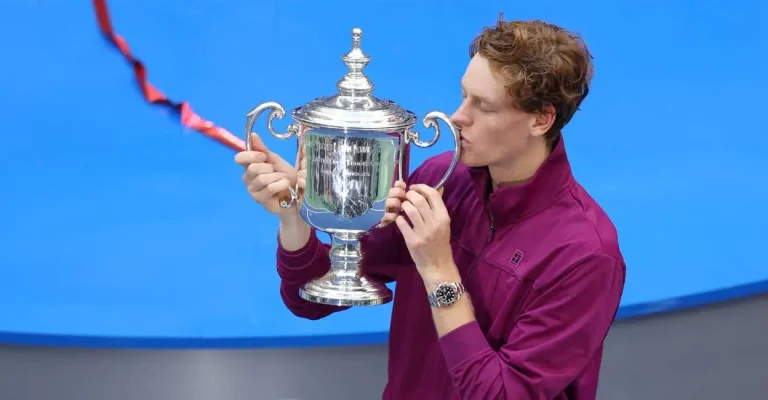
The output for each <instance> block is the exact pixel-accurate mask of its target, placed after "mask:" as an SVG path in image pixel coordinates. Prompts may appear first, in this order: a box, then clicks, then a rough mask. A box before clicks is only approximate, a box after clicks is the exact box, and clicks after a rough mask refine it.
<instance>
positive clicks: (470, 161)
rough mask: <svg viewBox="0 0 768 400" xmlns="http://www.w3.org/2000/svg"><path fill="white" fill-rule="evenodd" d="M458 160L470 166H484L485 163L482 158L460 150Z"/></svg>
mask: <svg viewBox="0 0 768 400" xmlns="http://www.w3.org/2000/svg"><path fill="white" fill-rule="evenodd" d="M459 161H460V162H461V163H462V164H464V165H466V166H467V167H470V168H477V167H484V166H485V163H484V162H483V161H482V160H478V159H477V158H475V157H473V155H471V154H467V153H466V152H462V153H461V154H460V156H459Z"/></svg>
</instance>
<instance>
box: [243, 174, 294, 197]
mask: <svg viewBox="0 0 768 400" xmlns="http://www.w3.org/2000/svg"><path fill="white" fill-rule="evenodd" d="M281 179H286V180H287V179H288V177H287V176H286V175H285V174H284V173H282V172H273V173H271V174H261V175H259V176H257V177H255V178H254V179H253V180H252V181H251V183H250V184H249V185H248V188H249V189H250V190H252V191H254V192H257V193H258V192H261V191H263V190H264V188H266V187H267V186H268V185H269V184H271V183H274V182H277V181H279V180H281Z"/></svg>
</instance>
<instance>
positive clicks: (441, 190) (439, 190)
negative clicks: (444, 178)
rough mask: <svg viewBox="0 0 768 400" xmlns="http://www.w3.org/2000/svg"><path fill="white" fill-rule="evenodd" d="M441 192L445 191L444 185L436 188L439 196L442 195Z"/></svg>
mask: <svg viewBox="0 0 768 400" xmlns="http://www.w3.org/2000/svg"><path fill="white" fill-rule="evenodd" d="M443 192H445V186H443V187H441V188H440V189H437V193H440V196H441V197H442V196H443Z"/></svg>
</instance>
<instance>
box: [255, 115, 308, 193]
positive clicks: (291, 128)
mask: <svg viewBox="0 0 768 400" xmlns="http://www.w3.org/2000/svg"><path fill="white" fill-rule="evenodd" d="M267 110H272V111H270V113H269V117H268V119H267V129H268V130H269V133H271V134H272V136H274V137H276V138H278V139H288V138H290V137H291V136H293V135H297V134H298V133H299V127H298V126H297V125H296V124H288V129H287V131H286V132H285V133H279V132H277V131H275V129H274V128H273V127H272V120H274V119H275V118H277V119H282V118H283V117H285V109H284V108H283V106H281V105H280V104H279V103H276V102H274V101H268V102H266V103H262V104H259V105H258V106H256V107H255V108H254V109H253V110H251V111H250V112H248V114H246V123H245V150H246V151H252V150H258V151H264V152H266V151H267V149H266V148H263V149H252V145H251V135H254V133H253V124H254V123H255V122H256V120H257V119H259V116H261V114H263V113H264V111H267ZM296 185H297V186H298V182H297V183H296ZM296 191H297V188H290V187H289V188H288V191H287V192H286V193H281V194H280V196H279V198H280V207H283V208H290V207H291V206H293V205H294V204H296V202H297V200H298V197H297V196H296Z"/></svg>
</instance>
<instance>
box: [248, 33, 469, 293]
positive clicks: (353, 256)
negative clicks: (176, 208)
mask: <svg viewBox="0 0 768 400" xmlns="http://www.w3.org/2000/svg"><path fill="white" fill-rule="evenodd" d="M361 37H362V31H361V30H360V29H357V28H355V29H353V30H352V50H351V51H350V52H349V53H348V54H346V55H344V56H342V57H341V58H342V60H343V61H344V64H346V66H347V68H348V69H349V71H348V72H347V74H346V75H345V76H344V77H343V78H342V79H341V80H340V81H339V82H338V84H337V85H336V87H337V88H338V93H337V94H336V95H334V96H328V97H319V98H317V99H315V100H313V101H312V102H310V103H308V104H305V105H303V106H301V107H298V108H296V109H294V110H293V111H292V112H291V116H292V118H293V119H294V121H295V123H292V124H289V125H288V128H287V130H286V132H285V133H279V132H277V131H275V129H274V128H273V127H272V122H273V120H274V119H275V118H278V119H281V118H283V117H284V116H285V109H284V108H283V107H282V106H281V105H280V104H279V103H276V102H266V103H263V104H261V105H259V106H258V107H256V108H254V109H253V110H251V111H250V112H249V113H248V114H247V123H246V127H245V134H246V140H245V143H246V146H247V150H249V151H250V150H251V137H250V136H251V130H252V129H253V124H254V123H255V122H256V120H257V119H258V118H259V116H260V115H261V114H262V113H264V112H265V111H267V110H270V112H269V116H268V120H267V129H268V130H269V132H270V133H272V135H274V136H276V137H277V138H279V139H288V138H290V137H292V136H294V135H295V136H297V138H298V141H297V142H298V154H297V166H298V165H299V163H301V162H302V158H303V159H304V161H305V163H306V171H307V180H306V187H305V188H304V193H302V194H299V193H298V187H296V188H291V189H290V193H286V194H285V196H284V199H283V200H282V201H281V206H282V207H284V208H289V207H293V206H297V207H298V208H299V214H300V215H301V217H302V219H303V220H304V221H305V222H306V223H307V224H309V225H310V226H312V227H314V228H315V229H317V230H319V231H323V232H327V233H329V234H330V235H331V237H332V239H331V243H332V244H331V250H330V263H331V268H330V271H329V272H328V273H327V274H326V275H325V276H323V277H321V278H319V279H316V280H313V281H310V282H308V283H307V284H305V285H304V287H303V288H302V289H301V290H300V295H301V297H302V298H304V299H306V300H309V301H313V302H316V303H322V304H332V305H337V306H366V305H379V304H385V303H387V302H389V301H390V300H392V291H391V290H390V289H389V288H388V287H386V286H385V285H384V284H381V283H378V282H376V281H374V280H371V279H370V278H369V277H367V276H366V274H365V272H364V271H363V269H362V268H361V264H362V262H363V253H362V251H361V248H360V244H361V243H360V239H361V238H362V237H363V236H364V235H367V234H369V233H370V232H371V231H372V230H374V229H376V226H377V225H378V224H379V223H380V222H381V219H382V217H383V216H384V214H385V207H384V204H385V202H386V199H387V196H388V194H389V189H390V188H392V187H393V186H394V183H395V182H396V181H397V180H398V179H402V180H405V179H404V177H405V175H404V172H405V173H408V160H409V144H410V143H413V144H415V145H416V146H418V147H430V146H432V145H433V144H435V143H436V142H437V140H438V139H439V137H440V126H439V125H438V120H442V121H443V122H444V123H445V124H447V126H448V127H449V128H450V129H451V132H452V133H453V137H454V153H453V159H452V160H451V164H450V166H449V168H448V171H447V172H446V173H445V175H444V176H443V178H442V179H441V180H440V181H439V182H438V183H437V185H436V187H435V188H436V189H439V188H440V187H441V186H443V184H444V183H445V181H446V180H447V179H448V177H449V176H450V175H451V173H453V171H454V169H455V168H456V163H457V162H458V160H459V148H460V142H459V130H458V128H456V127H455V126H454V125H453V124H452V123H451V121H450V118H449V117H448V116H447V115H446V114H444V113H442V112H438V111H433V112H430V113H428V114H427V115H426V116H425V117H424V120H423V121H422V123H423V124H424V126H425V127H427V128H434V130H435V135H434V137H433V138H432V140H430V141H429V142H423V141H421V140H420V138H419V133H418V132H417V131H415V130H413V127H414V125H415V124H416V120H417V118H416V115H415V114H414V113H412V112H410V111H408V110H406V109H404V108H402V107H400V106H399V105H397V104H395V103H393V102H392V101H389V100H385V99H378V98H376V97H374V96H372V94H371V93H372V91H373V84H372V83H371V81H370V80H369V79H368V77H367V76H365V74H364V73H363V68H364V67H365V66H366V65H367V64H368V62H369V61H370V57H368V56H366V55H365V54H364V53H363V52H362V50H361V49H360V39H361Z"/></svg>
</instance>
